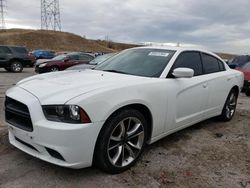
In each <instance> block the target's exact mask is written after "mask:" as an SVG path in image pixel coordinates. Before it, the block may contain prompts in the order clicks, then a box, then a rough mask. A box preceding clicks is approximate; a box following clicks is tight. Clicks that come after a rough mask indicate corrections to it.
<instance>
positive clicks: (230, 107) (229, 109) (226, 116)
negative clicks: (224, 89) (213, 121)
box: [220, 89, 238, 121]
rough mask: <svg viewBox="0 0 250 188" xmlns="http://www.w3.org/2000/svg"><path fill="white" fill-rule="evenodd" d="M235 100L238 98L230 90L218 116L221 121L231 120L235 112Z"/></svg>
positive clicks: (235, 93)
mask: <svg viewBox="0 0 250 188" xmlns="http://www.w3.org/2000/svg"><path fill="white" fill-rule="evenodd" d="M237 98H238V93H237V91H236V90H234V89H232V90H231V91H230V93H229V95H228V97H227V100H226V102H225V105H224V108H223V110H222V113H221V115H220V118H221V120H223V121H230V120H231V119H232V118H233V116H234V114H235V110H236V105H237Z"/></svg>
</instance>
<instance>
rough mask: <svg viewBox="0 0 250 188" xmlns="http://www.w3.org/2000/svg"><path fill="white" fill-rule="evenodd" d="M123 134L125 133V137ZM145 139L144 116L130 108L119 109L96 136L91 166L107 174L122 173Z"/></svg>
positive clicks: (140, 151) (127, 167)
mask: <svg viewBox="0 0 250 188" xmlns="http://www.w3.org/2000/svg"><path fill="white" fill-rule="evenodd" d="M126 124H127V125H126ZM121 127H124V128H125V129H122V128H121ZM128 127H129V128H128ZM131 127H132V128H131ZM137 127H138V128H137ZM122 130H124V131H122ZM135 130H136V131H135ZM119 131H120V132H121V133H119ZM122 132H124V133H125V134H124V137H123V136H122ZM132 132H134V133H133V134H132ZM118 133H119V134H118ZM117 134H118V135H117ZM129 134H130V136H129ZM146 138H147V122H146V120H145V118H144V116H143V115H142V114H141V113H140V112H139V111H137V110H135V109H132V108H126V109H123V110H120V111H118V112H116V113H114V114H113V115H112V116H111V117H110V118H109V119H108V120H107V121H106V123H105V124H104V126H103V128H102V130H101V132H100V134H99V136H98V139H97V143H96V147H95V154H94V164H95V165H96V166H97V167H99V168H100V169H101V170H103V171H105V172H108V173H110V174H117V173H121V172H123V171H125V170H127V169H129V168H130V167H131V166H133V165H134V164H135V163H136V161H137V160H138V158H139V157H140V155H141V153H142V151H143V148H144V146H145V142H146ZM120 139H121V140H120ZM133 145H134V146H137V147H138V148H137V149H136V147H134V146H133ZM112 148H113V149H112ZM120 148H121V149H120ZM119 151H120V152H119ZM119 153H120V154H119ZM115 161H116V162H115Z"/></svg>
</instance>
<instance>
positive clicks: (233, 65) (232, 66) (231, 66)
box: [228, 64, 237, 69]
mask: <svg viewBox="0 0 250 188" xmlns="http://www.w3.org/2000/svg"><path fill="white" fill-rule="evenodd" d="M228 66H229V67H230V68H231V69H235V68H236V67H237V65H236V64H231V65H228Z"/></svg>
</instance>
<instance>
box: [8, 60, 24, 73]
mask: <svg viewBox="0 0 250 188" xmlns="http://www.w3.org/2000/svg"><path fill="white" fill-rule="evenodd" d="M10 70H11V72H15V73H17V72H22V71H23V64H22V63H21V62H20V61H13V62H11V65H10Z"/></svg>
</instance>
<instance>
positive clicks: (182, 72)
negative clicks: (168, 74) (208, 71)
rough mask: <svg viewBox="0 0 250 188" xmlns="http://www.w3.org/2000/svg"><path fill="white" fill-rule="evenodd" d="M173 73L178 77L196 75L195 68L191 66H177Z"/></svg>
mask: <svg viewBox="0 0 250 188" xmlns="http://www.w3.org/2000/svg"><path fill="white" fill-rule="evenodd" d="M172 75H173V76H174V77H176V78H192V77H193V76H194V70H193V69H190V68H177V69H174V71H173V73H172Z"/></svg>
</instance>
